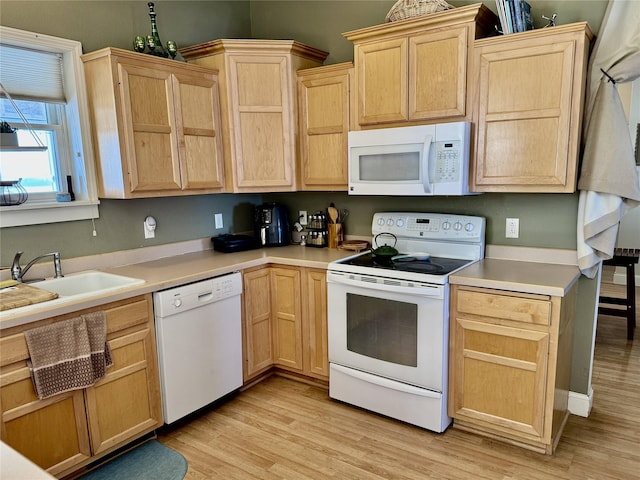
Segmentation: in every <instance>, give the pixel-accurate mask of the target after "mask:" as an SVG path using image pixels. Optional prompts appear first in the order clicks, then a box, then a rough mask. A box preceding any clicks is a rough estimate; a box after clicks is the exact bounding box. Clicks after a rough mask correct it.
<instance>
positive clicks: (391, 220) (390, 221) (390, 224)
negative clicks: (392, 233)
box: [387, 218, 393, 227]
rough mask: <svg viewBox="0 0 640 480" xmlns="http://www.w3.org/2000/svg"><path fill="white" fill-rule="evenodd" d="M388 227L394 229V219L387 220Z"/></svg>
mask: <svg viewBox="0 0 640 480" xmlns="http://www.w3.org/2000/svg"><path fill="white" fill-rule="evenodd" d="M387 225H389V226H390V227H393V218H390V219H389V220H387Z"/></svg>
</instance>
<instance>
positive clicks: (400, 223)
mask: <svg viewBox="0 0 640 480" xmlns="http://www.w3.org/2000/svg"><path fill="white" fill-rule="evenodd" d="M396 226H398V227H400V228H402V227H404V220H403V219H401V218H399V219H398V220H397V221H396Z"/></svg>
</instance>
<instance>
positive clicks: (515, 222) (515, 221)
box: [504, 218, 520, 238]
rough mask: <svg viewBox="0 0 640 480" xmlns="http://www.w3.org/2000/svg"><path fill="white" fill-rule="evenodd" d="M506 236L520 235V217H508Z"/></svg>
mask: <svg viewBox="0 0 640 480" xmlns="http://www.w3.org/2000/svg"><path fill="white" fill-rule="evenodd" d="M504 236H505V237H506V238H519V237H520V219H519V218H507V225H506V228H505V233H504Z"/></svg>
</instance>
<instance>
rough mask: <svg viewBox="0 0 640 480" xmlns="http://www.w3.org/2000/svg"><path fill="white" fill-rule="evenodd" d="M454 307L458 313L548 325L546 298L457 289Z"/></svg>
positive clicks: (548, 303) (548, 310) (549, 320)
mask: <svg viewBox="0 0 640 480" xmlns="http://www.w3.org/2000/svg"><path fill="white" fill-rule="evenodd" d="M456 298H457V301H456V305H455V309H456V310H457V311H458V312H459V313H466V314H470V315H480V316H483V317H489V318H496V319H502V320H512V321H515V322H524V323H533V324H536V325H549V324H550V322H551V303H550V302H549V301H548V300H546V299H543V298H541V299H536V298H528V297H518V296H509V295H504V294H494V293H481V292H477V291H472V290H462V289H460V290H458V294H457V297H456Z"/></svg>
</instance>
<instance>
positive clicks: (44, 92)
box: [0, 44, 66, 103]
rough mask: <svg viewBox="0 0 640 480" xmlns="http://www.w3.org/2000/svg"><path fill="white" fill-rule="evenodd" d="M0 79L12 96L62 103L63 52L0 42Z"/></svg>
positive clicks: (63, 100)
mask: <svg viewBox="0 0 640 480" xmlns="http://www.w3.org/2000/svg"><path fill="white" fill-rule="evenodd" d="M0 65H2V67H1V68H0V82H2V85H3V86H4V88H5V89H6V90H7V91H8V92H9V94H10V95H11V97H12V98H14V99H21V100H37V101H42V102H58V103H65V102H66V99H65V95H64V88H63V77H62V55H61V54H59V53H53V52H44V51H40V50H31V49H27V48H21V47H15V46H9V45H3V44H0Z"/></svg>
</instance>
